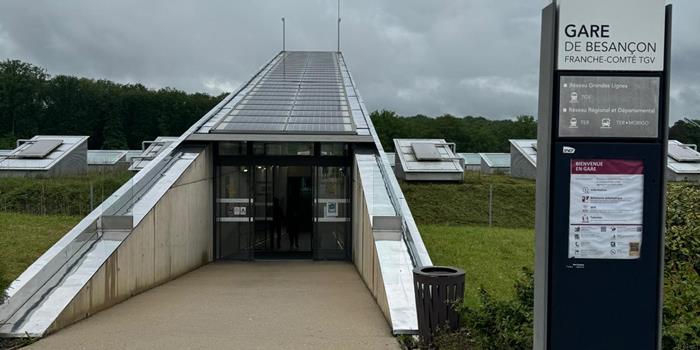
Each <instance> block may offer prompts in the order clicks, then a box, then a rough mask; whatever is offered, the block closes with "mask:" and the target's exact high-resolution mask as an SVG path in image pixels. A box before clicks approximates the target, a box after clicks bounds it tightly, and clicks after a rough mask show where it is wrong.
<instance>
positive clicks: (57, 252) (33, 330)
mask: <svg viewBox="0 0 700 350" xmlns="http://www.w3.org/2000/svg"><path fill="white" fill-rule="evenodd" d="M164 147H165V149H163V150H162V151H161V152H159V153H158V154H157V156H155V157H154V159H152V160H150V161H149V162H148V163H147V165H145V166H144V167H143V169H141V170H140V171H139V172H138V173H136V174H135V175H134V177H133V178H132V179H131V180H130V181H129V182H128V183H127V184H125V185H124V186H123V187H122V188H120V189H119V190H117V191H116V192H115V193H114V194H113V195H112V196H111V197H109V198H108V199H107V200H105V201H104V202H103V203H102V204H101V205H100V206H99V207H98V208H97V209H95V211H93V212H92V213H90V214H89V215H88V216H86V217H85V218H84V219H83V220H82V221H81V222H80V223H79V224H78V225H76V226H75V227H74V228H73V229H72V230H71V231H70V232H68V233H67V234H66V235H65V236H64V237H63V238H61V239H60V240H59V241H58V242H57V243H56V244H55V245H54V246H53V247H51V248H50V249H49V250H48V251H47V252H46V253H45V254H44V255H42V256H41V257H40V258H39V259H37V261H36V262H34V263H33V264H32V265H31V266H30V267H29V268H28V269H27V270H26V271H25V272H24V273H22V275H20V277H19V278H18V279H17V280H15V281H14V282H13V283H12V284H11V286H10V288H9V289H8V290H7V295H8V299H7V301H6V302H5V304H2V305H1V306H0V325H1V326H0V336H6V337H8V336H9V337H14V336H44V335H46V334H48V333H51V332H54V331H57V330H59V329H61V328H63V327H65V326H67V325H69V324H71V323H74V322H76V321H78V320H80V319H83V318H85V317H89V316H90V315H92V314H94V313H96V312H99V311H100V310H103V309H105V308H108V307H110V306H112V305H114V304H116V303H119V302H121V301H123V300H125V299H127V298H130V297H131V296H133V295H135V294H138V293H141V292H143V291H145V290H148V289H150V288H152V287H155V286H157V285H159V284H162V283H165V282H167V281H169V280H172V279H174V278H177V277H178V276H180V275H182V274H184V273H187V272H189V271H191V270H193V269H196V268H198V267H199V266H202V265H204V264H207V263H209V262H211V261H214V260H220V259H227V260H263V259H313V260H347V261H351V262H352V263H353V264H354V265H355V267H356V268H357V271H358V273H359V275H360V276H361V277H362V279H363V281H364V282H365V284H366V285H367V288H368V289H369V290H370V292H371V293H372V295H373V296H374V298H375V300H376V301H377V304H378V306H379V308H380V309H381V310H382V312H383V313H384V315H385V317H386V319H387V321H388V322H389V324H390V326H391V328H392V330H393V332H394V333H396V334H399V333H413V332H415V331H416V330H417V319H416V308H415V299H414V295H413V279H412V269H413V268H414V267H416V266H425V265H430V264H431V261H430V257H429V256H428V254H427V251H426V249H425V246H424V245H423V242H422V239H421V237H420V234H419V232H418V230H417V227H416V224H415V222H414V221H413V217H412V216H411V212H410V209H409V208H408V205H407V203H406V201H405V199H404V197H403V194H402V193H401V189H400V187H399V185H398V182H397V180H396V178H395V176H394V173H393V171H392V170H391V165H390V164H389V162H388V161H387V159H386V156H385V154H384V151H383V148H382V146H381V144H380V142H379V139H378V137H377V134H376V132H375V131H374V127H373V126H372V123H371V120H370V118H369V113H368V112H367V110H366V109H365V106H364V103H363V101H362V98H361V97H360V95H359V93H358V91H357V89H356V84H355V81H354V80H353V78H352V76H351V75H350V72H349V70H348V68H347V66H346V64H345V60H344V58H343V55H342V54H341V53H340V52H300V51H299V52H290V51H283V52H280V53H279V54H277V55H275V56H274V57H273V58H272V59H271V60H270V61H269V62H267V63H266V64H265V65H264V66H262V68H261V69H260V70H259V71H257V72H256V73H255V74H254V75H253V76H252V77H251V78H250V79H249V80H248V81H246V82H245V83H244V84H243V85H242V86H241V87H240V88H239V89H238V90H236V91H234V92H233V93H231V94H230V95H228V96H227V97H226V98H225V99H224V100H223V101H221V102H220V103H219V104H218V105H217V106H216V107H214V108H213V109H212V110H211V111H210V112H209V113H207V114H206V115H205V116H203V117H202V118H201V119H200V120H199V121H198V122H196V123H195V124H194V125H192V127H191V128H190V129H188V130H187V131H186V132H185V133H184V134H183V135H181V136H180V137H178V138H177V139H174V140H172V142H170V143H168V144H167V145H166V146H164ZM261 302H264V301H262V300H261Z"/></svg>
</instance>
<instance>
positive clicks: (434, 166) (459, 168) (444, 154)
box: [394, 139, 464, 173]
mask: <svg viewBox="0 0 700 350" xmlns="http://www.w3.org/2000/svg"><path fill="white" fill-rule="evenodd" d="M421 144H423V145H429V146H432V147H433V148H434V149H435V150H434V153H433V152H432V151H429V155H426V156H427V157H428V158H429V159H420V158H419V157H418V154H416V153H415V149H416V146H417V145H418V148H419V149H420V148H421V147H422V146H421ZM426 147H427V146H426ZM394 148H395V149H396V156H397V157H399V163H400V164H401V167H402V169H403V171H404V172H406V173H409V172H445V173H449V172H456V173H462V172H463V171H464V166H463V165H462V164H461V161H460V159H459V158H458V157H457V156H455V155H454V153H452V149H451V148H450V145H449V144H448V143H447V142H446V141H445V140H442V139H394ZM420 152H421V151H419V154H420ZM436 158H437V159H436ZM460 158H461V157H460Z"/></svg>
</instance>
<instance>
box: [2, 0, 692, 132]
mask: <svg viewBox="0 0 700 350" xmlns="http://www.w3.org/2000/svg"><path fill="white" fill-rule="evenodd" d="M547 3H549V0H499V1H495V0H392V1H389V0H352V1H351V0H344V1H343V3H342V5H341V6H342V18H343V20H342V29H341V31H342V38H341V41H342V42H341V49H342V51H343V53H344V55H345V58H346V60H347V63H348V65H349V67H350V69H351V71H352V73H353V75H354V77H355V78H356V80H357V82H358V85H359V88H360V91H361V93H362V95H363V97H364V99H365V102H366V104H367V107H368V108H369V109H370V110H374V109H392V110H396V111H397V112H399V113H401V114H404V115H412V114H417V113H423V114H428V115H439V114H444V113H451V114H454V115H459V116H463V115H482V116H485V117H489V118H494V119H501V118H509V117H513V116H516V115H520V114H532V115H534V114H535V112H536V106H537V84H538V81H537V76H538V70H539V57H538V56H539V35H540V13H541V9H542V7H543V6H545V5H546V4H547ZM673 4H674V23H673V36H674V38H673V77H672V93H671V95H672V104H671V114H672V118H673V119H674V120H677V119H679V118H681V117H683V116H691V117H695V118H700V21H699V20H698V18H700V1H698V0H675V1H673ZM282 16H284V17H286V18H287V49H288V50H334V49H335V47H336V27H335V26H336V22H335V21H336V19H335V16H336V0H235V1H232V0H227V1H223V0H222V1H204V0H197V1H195V0H188V1H184V0H183V1H179V0H167V1H165V0H162V1H161V0H158V1H153V0H148V1H143V0H120V1H106V0H99V1H96V0H62V1H52V0H31V1H27V0H2V1H0V58H2V59H5V58H12V59H21V60H25V61H29V62H32V63H34V64H37V65H39V66H42V67H45V68H46V69H47V70H48V72H49V73H50V74H52V75H56V74H69V75H77V76H84V77H90V78H106V79H111V80H115V81H119V82H139V83H143V84H145V85H147V86H149V87H165V86H171V87H175V88H179V89H183V90H186V91H190V92H194V91H204V92H208V93H220V92H223V91H231V90H232V89H234V88H236V87H237V86H238V85H239V84H240V83H241V82H243V81H244V80H246V79H247V78H249V77H250V75H251V74H253V73H254V72H255V71H256V70H257V68H259V67H260V66H261V65H262V64H264V63H266V62H267V61H268V60H269V59H270V58H271V57H272V56H273V55H275V54H276V53H277V52H278V51H279V50H280V49H281V21H280V18H281V17H282Z"/></svg>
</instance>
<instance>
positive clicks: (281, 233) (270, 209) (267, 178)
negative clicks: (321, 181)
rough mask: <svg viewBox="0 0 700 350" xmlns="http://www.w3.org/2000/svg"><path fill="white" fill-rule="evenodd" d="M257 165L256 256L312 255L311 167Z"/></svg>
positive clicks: (255, 200)
mask: <svg viewBox="0 0 700 350" xmlns="http://www.w3.org/2000/svg"><path fill="white" fill-rule="evenodd" d="M255 168H256V171H255V174H254V177H255V179H254V181H255V187H254V202H255V213H254V215H255V221H254V231H255V233H254V242H253V249H254V254H255V257H256V258H261V259H274V258H280V257H284V258H307V259H308V258H311V257H312V242H313V186H312V167H311V166H280V165H269V166H256V167H255Z"/></svg>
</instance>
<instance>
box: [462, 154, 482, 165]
mask: <svg viewBox="0 0 700 350" xmlns="http://www.w3.org/2000/svg"><path fill="white" fill-rule="evenodd" d="M457 155H458V156H460V157H462V159H464V165H479V164H481V156H480V155H479V153H457Z"/></svg>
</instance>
